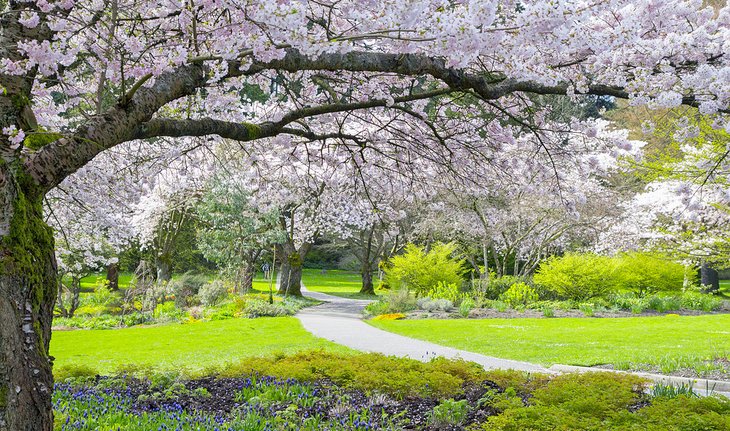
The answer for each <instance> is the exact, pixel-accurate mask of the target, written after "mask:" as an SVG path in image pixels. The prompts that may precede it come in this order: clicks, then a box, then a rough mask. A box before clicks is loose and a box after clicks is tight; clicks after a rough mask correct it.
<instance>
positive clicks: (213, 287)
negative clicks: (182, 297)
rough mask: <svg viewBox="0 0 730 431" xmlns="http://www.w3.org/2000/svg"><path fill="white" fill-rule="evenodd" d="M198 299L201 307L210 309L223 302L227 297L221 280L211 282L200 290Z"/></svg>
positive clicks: (226, 290) (226, 291)
mask: <svg viewBox="0 0 730 431" xmlns="http://www.w3.org/2000/svg"><path fill="white" fill-rule="evenodd" d="M198 297H199V298H200V302H202V303H203V305H205V306H208V307H210V306H213V305H217V304H220V303H221V302H223V300H224V299H226V298H227V297H228V289H227V288H226V286H225V285H224V284H223V282H222V281H221V280H213V281H212V282H210V283H206V284H204V285H203V286H202V287H201V288H200V290H199V291H198Z"/></svg>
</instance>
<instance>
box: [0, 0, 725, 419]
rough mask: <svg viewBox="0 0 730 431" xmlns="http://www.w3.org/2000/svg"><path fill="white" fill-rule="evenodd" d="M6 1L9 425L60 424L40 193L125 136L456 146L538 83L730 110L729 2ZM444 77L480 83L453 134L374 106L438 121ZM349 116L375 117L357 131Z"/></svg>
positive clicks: (2, 415) (449, 82) (517, 116)
mask: <svg viewBox="0 0 730 431" xmlns="http://www.w3.org/2000/svg"><path fill="white" fill-rule="evenodd" d="M1 4H2V5H3V7H4V10H3V12H2V13H1V14H0V53H1V54H2V55H1V56H0V87H1V88H0V131H1V132H2V133H1V134H0V154H1V155H2V158H3V163H2V165H0V196H2V199H1V201H2V203H3V204H2V212H0V236H2V248H3V250H2V253H1V254H2V256H3V258H2V259H3V265H2V267H3V271H2V274H0V313H1V314H2V316H3V317H4V318H3V319H2V321H0V341H2V343H0V344H1V345H2V352H3V354H2V355H0V387H2V390H0V394H1V395H2V396H0V430H3V431H4V430H14V431H15V430H24V431H25V430H50V429H52V424H53V421H52V411H51V404H50V393H51V390H52V375H51V364H50V362H51V361H50V358H49V355H48V347H49V341H50V335H51V334H50V328H51V318H52V307H53V304H54V303H55V298H56V276H57V272H56V261H55V257H54V251H53V249H54V242H53V234H52V232H51V231H50V228H49V227H48V225H47V224H46V223H45V221H44V215H43V209H42V201H43V198H44V196H45V195H46V194H47V193H48V192H49V191H50V190H52V189H53V188H54V187H56V186H57V185H59V184H60V183H62V182H63V181H64V179H65V178H66V177H68V176H69V175H71V174H73V173H74V172H76V171H77V170H79V169H80V168H82V167H83V166H84V165H86V164H87V163H89V162H90V161H91V160H92V159H93V158H94V157H95V156H96V155H98V154H99V153H101V152H103V151H106V150H108V149H110V148H113V147H115V146H117V145H120V144H123V143H126V142H132V141H136V140H143V139H150V140H153V141H154V140H156V139H159V138H161V137H212V136H216V137H221V138H227V139H232V140H236V141H239V142H251V141H254V140H263V139H267V138H272V137H277V136H282V135H287V136H293V137H295V138H297V139H299V138H301V139H304V140H312V139H315V140H317V139H324V140H332V139H335V140H342V141H344V142H346V144H345V145H347V146H354V147H355V148H357V147H358V146H360V145H364V146H366V147H369V148H371V149H372V150H373V151H378V150H379V149H384V150H388V149H390V150H393V149H396V148H399V149H400V148H409V149H412V150H413V152H404V153H403V154H421V155H425V156H427V155H428V151H424V150H427V149H433V148H439V147H440V148H442V149H448V150H452V151H453V150H458V149H459V148H464V146H463V145H464V143H465V142H464V141H463V140H461V139H459V138H460V137H461V134H460V133H461V132H462V131H464V130H471V129H472V128H473V122H471V121H469V120H470V119H472V118H474V114H475V111H482V112H487V113H489V116H490V117H491V118H493V121H499V120H500V119H501V120H504V119H507V118H511V119H513V120H515V121H516V120H519V121H523V122H527V123H531V122H533V120H538V122H539V119H538V118H535V112H539V109H535V107H534V101H533V100H532V99H530V97H528V96H529V95H530V94H558V95H567V96H569V97H574V95H576V94H592V95H603V96H612V97H618V98H627V99H630V100H632V102H633V103H636V104H649V105H650V106H657V107H667V106H669V107H671V106H676V105H679V104H682V103H684V104H688V105H694V106H698V107H700V109H701V110H702V111H703V112H704V113H706V114H708V115H715V116H718V120H719V121H720V122H721V127H725V128H729V129H730V126H727V120H726V119H725V118H723V117H721V116H722V115H724V114H725V113H727V110H728V97H730V96H729V95H730V91H729V90H728V86H730V79H728V74H730V67H729V66H728V60H727V52H728V49H729V45H728V44H730V42H729V41H730V37H728V29H729V27H730V26H729V22H730V9H728V8H723V9H719V10H715V9H713V8H710V7H703V6H702V2H701V1H699V0H689V1H683V0H671V1H665V0H662V1H658V0H643V1H628V0H609V1H605V2H598V3H591V2H585V1H575V2H523V1H519V2H518V1H510V0H507V1H495V0H474V1H469V2H449V1H444V0H428V1H406V0H383V1H364V2H363V1H359V0H357V1H356V0H343V1H339V2H310V1H305V0H300V1H295V0H284V1H278V2H240V1H229V0H219V1H199V2H164V1H159V0H112V1H107V2H103V1H100V0H63V1H57V2H49V1H48V0H35V1H18V0H9V1H3V2H2V3H1ZM446 94H449V95H452V96H453V95H457V96H458V95H468V96H469V97H472V98H475V99H476V100H477V102H478V103H477V104H469V105H467V106H466V107H465V108H462V107H461V106H460V105H459V104H458V103H455V104H454V106H453V109H452V110H451V113H452V115H450V116H449V118H450V119H451V120H455V119H458V118H462V119H463V120H464V121H463V125H462V127H458V128H456V129H450V130H451V132H450V133H448V134H443V133H441V132H440V131H441V130H443V129H441V128H439V127H436V128H431V127H428V128H427V129H428V130H427V131H428V134H427V135H426V136H423V135H421V134H409V133H404V131H401V130H398V129H397V127H396V126H389V123H387V122H386V123H383V122H381V119H387V116H388V115H389V114H388V113H392V112H395V111H397V112H398V113H399V115H402V116H408V117H409V118H411V119H414V120H418V121H421V122H422V123H423V124H430V125H433V123H438V122H439V120H441V119H432V118H431V117H430V116H429V112H428V109H429V106H430V105H429V103H423V104H420V103H418V101H419V100H426V99H430V100H433V99H434V98H439V97H443V96H444V95H446ZM249 108H250V109H249ZM254 108H255V109H254ZM481 118H485V117H484V116H481ZM351 121H356V122H363V121H365V122H369V123H370V124H372V125H373V126H375V125H376V124H377V125H378V127H373V128H372V129H370V130H371V131H372V133H371V134H373V135H374V136H373V137H374V138H377V137H378V136H375V135H377V134H379V135H381V136H382V137H381V138H380V139H367V140H366V141H362V140H359V139H352V138H353V136H352V133H351V132H352V130H351V129H350V127H349V124H350V122H351ZM485 121H486V120H485ZM392 124H396V123H392ZM378 128H379V130H378V131H377V134H376V133H375V130H373V129H378ZM356 129H357V128H356ZM518 132H520V133H522V131H518ZM207 139H208V138H204V139H203V142H208V141H207ZM210 139H213V140H214V141H215V140H216V139H218V138H210ZM297 139H294V142H297ZM363 142H364V144H363ZM446 153H448V151H446ZM391 154H392V152H391ZM442 154H443V153H442Z"/></svg>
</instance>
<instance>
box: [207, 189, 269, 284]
mask: <svg viewBox="0 0 730 431" xmlns="http://www.w3.org/2000/svg"><path fill="white" fill-rule="evenodd" d="M247 185H248V184H247V182H246V181H245V180H243V179H242V178H241V177H237V176H234V175H233V176H230V177H228V178H225V179H221V178H215V179H214V180H213V181H212V182H211V185H210V186H209V187H208V188H207V190H206V191H205V193H204V194H203V196H202V198H201V199H200V202H199V203H198V204H197V206H196V208H195V214H196V217H197V218H198V220H200V221H201V224H200V227H199V228H198V246H199V247H200V249H201V251H202V252H203V255H204V256H205V257H206V259H209V260H211V261H214V262H216V263H217V264H218V267H219V268H220V269H221V270H222V271H223V273H224V274H226V275H227V276H229V277H232V278H233V280H234V281H235V285H236V287H237V288H238V290H240V291H249V290H251V288H252V286H253V278H254V275H255V273H256V268H257V262H258V258H259V256H260V255H261V254H262V252H263V251H265V250H267V249H269V248H271V246H272V245H274V244H276V243H278V242H280V241H282V239H283V238H282V237H283V232H281V231H280V230H279V229H278V223H277V222H278V219H279V214H278V213H277V212H276V211H275V210H272V211H269V212H266V213H261V212H259V211H258V209H257V208H255V207H254V206H252V205H251V192H250V191H249V190H248V188H247Z"/></svg>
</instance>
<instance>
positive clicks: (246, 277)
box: [241, 262, 256, 293]
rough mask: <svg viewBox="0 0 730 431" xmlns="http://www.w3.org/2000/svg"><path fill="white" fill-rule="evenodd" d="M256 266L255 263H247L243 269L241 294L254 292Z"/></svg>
mask: <svg viewBox="0 0 730 431" xmlns="http://www.w3.org/2000/svg"><path fill="white" fill-rule="evenodd" d="M254 265H255V263H254V262H247V263H246V264H244V265H243V268H241V293H246V292H250V291H251V290H253V278H254V275H255V274H256V267H255V266H254Z"/></svg>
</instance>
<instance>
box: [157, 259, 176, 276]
mask: <svg viewBox="0 0 730 431" xmlns="http://www.w3.org/2000/svg"><path fill="white" fill-rule="evenodd" d="M171 266H172V265H171V264H170V258H169V257H168V256H158V257H157V258H156V259H155V267H156V268H157V281H170V279H171V278H172V270H171Z"/></svg>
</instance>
